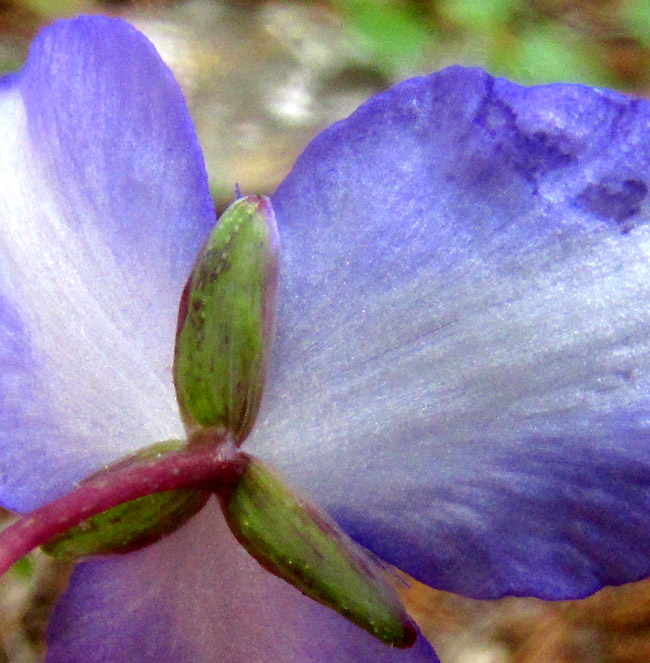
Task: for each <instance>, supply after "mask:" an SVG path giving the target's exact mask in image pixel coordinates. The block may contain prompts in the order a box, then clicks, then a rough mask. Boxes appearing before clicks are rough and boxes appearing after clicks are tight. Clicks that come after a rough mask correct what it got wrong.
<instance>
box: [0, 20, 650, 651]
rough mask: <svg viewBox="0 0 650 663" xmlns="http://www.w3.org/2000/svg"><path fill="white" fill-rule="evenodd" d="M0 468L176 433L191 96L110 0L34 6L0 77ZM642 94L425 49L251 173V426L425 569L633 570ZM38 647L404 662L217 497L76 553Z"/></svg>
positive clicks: (640, 348) (50, 478)
mask: <svg viewBox="0 0 650 663" xmlns="http://www.w3.org/2000/svg"><path fill="white" fill-rule="evenodd" d="M0 118H1V121H0V139H1V142H2V144H3V145H5V146H6V147H5V148H4V151H3V153H2V154H1V155H0V163H1V164H2V172H3V178H2V180H1V181H0V219H2V234H1V235H0V256H1V258H0V314H1V315H0V362H1V363H2V366H3V370H2V372H1V373H0V434H1V439H2V443H1V445H0V498H1V499H2V502H3V503H4V504H5V505H7V506H8V507H10V508H12V509H14V510H17V511H27V510H31V509H33V508H35V507H37V506H39V505H41V504H43V503H45V502H48V501H49V500H52V499H54V498H56V497H58V496H60V495H62V494H64V493H66V492H69V491H70V490H72V489H73V488H74V487H75V483H76V482H78V481H80V480H81V479H83V478H84V477H85V476H86V475H88V474H89V473H91V472H92V471H94V470H96V469H98V468H100V467H102V466H103V465H105V464H107V463H110V462H112V461H114V460H116V459H118V458H120V457H122V456H124V455H126V454H128V453H129V452H132V451H134V450H136V449H138V448H140V447H142V446H144V445H147V444H150V443H152V442H156V441H160V440H163V439H168V438H172V437H181V436H182V435H183V427H182V424H181V422H180V418H179V415H178V410H177V407H176V404H175V401H174V390H173V384H172V374H171V362H172V357H173V342H174V329H175V322H176V320H175V317H176V313H177V307H178V300H179V298H180V295H181V291H182V289H183V285H184V281H185V279H186V278H187V275H188V273H189V270H190V268H191V265H192V263H193V261H194V258H195V256H196V254H197V253H198V250H199V248H200V246H201V244H202V242H203V240H204V238H205V236H206V233H207V232H209V230H210V228H211V226H212V224H213V219H214V214H213V209H212V204H211V202H210V198H209V193H208V189H207V180H206V177H205V172H204V167H203V162H202V157H201V154H200V150H199V148H198V145H197V142H196V138H195V135H194V132H193V128H192V126H191V122H190V120H189V116H188V114H187V110H186V107H185V104H184V101H183V99H182V96H181V94H180V91H179V90H178V87H177V85H176V83H175V82H174V80H173V78H172V76H171V74H170V73H169V71H168V70H167V68H166V67H165V66H164V65H163V64H162V63H161V61H160V59H159V58H158V56H157V54H156V53H155V51H154V50H153V47H152V46H151V45H150V44H149V43H148V42H147V41H146V40H145V39H144V38H143V37H142V36H141V35H139V34H138V33H137V32H136V31H135V30H133V28H131V27H129V26H128V25H126V24H125V23H123V22H120V21H113V20H109V19H102V18H81V19H77V20H75V21H71V22H62V23H58V24H56V25H55V26H53V27H52V28H50V29H49V30H47V31H45V32H44V33H43V34H42V35H41V36H40V37H39V38H38V39H37V41H36V42H35V44H34V47H33V49H32V52H31V55H30V59H29V61H28V63H27V65H26V67H25V69H24V70H23V72H22V73H21V74H19V75H17V76H16V77H13V78H12V79H11V80H10V81H8V82H7V83H6V84H5V85H4V86H3V87H2V88H1V89H0ZM648 125H650V105H648V103H646V102H644V101H640V100H634V99H628V98H626V97H623V96H621V95H619V94H616V93H614V92H606V91H602V90H593V89H588V88H584V87H580V86H569V85H553V86H545V87H538V88H529V89H526V88H522V87H519V86H517V85H514V84H512V83H508V82H506V81H502V80H498V79H494V78H492V77H490V76H489V75H487V74H485V73H484V72H482V71H480V70H468V69H463V68H451V69H447V70H444V71H442V72H440V73H438V74H434V75H433V76H430V77H427V78H419V79H414V80H411V81H407V82H405V83H403V84H401V85H399V86H397V87H396V88H394V89H393V90H390V91H388V92H386V93H384V94H382V95H379V96H378V97H375V98H374V99H371V100H370V101H369V102H368V103H367V104H365V105H364V106H362V107H361V108H360V109H359V110H358V111H357V112H356V113H355V114H353V115H352V116H351V117H350V118H348V119H347V120H345V121H343V122H341V123H338V124H336V125H334V126H333V127H331V128H330V129H329V130H327V131H325V132H324V133H323V134H321V135H320V136H319V137H318V138H316V140H315V141H314V142H313V143H312V144H311V145H310V146H309V147H308V148H307V149H306V151H305V153H304V154H303V155H302V156H301V157H300V158H299V159H298V161H297V163H296V165H295V167H294V170H293V171H292V173H291V174H290V175H289V176H288V177H287V179H286V180H285V182H284V183H283V184H282V185H281V186H280V188H279V189H278V191H277V192H276V193H275V194H274V195H273V196H272V203H273V206H274V208H275V212H276V217H277V222H278V229H279V233H280V246H281V265H280V283H279V290H278V302H279V308H278V312H277V327H278V328H277V339H276V342H275V348H274V352H273V357H272V360H271V363H270V367H269V375H268V379H267V384H266V388H265V395H264V398H263V401H262V406H261V410H260V413H259V416H258V419H257V424H256V426H255V428H254V430H253V432H252V434H251V436H250V439H249V440H248V441H247V442H246V449H247V451H249V452H251V453H254V454H256V455H258V456H260V457H261V458H263V459H265V460H268V461H269V462H270V463H272V464H274V465H276V466H278V467H279V468H280V469H282V470H283V471H284V472H285V473H286V474H287V475H288V476H289V477H290V479H291V480H292V481H293V482H294V483H295V484H296V485H299V486H301V487H302V488H304V489H305V490H306V491H307V492H309V493H310V494H311V495H312V496H313V497H314V498H315V499H316V501H317V502H319V503H320V504H321V505H322V506H324V507H325V508H326V509H327V510H328V512H329V513H330V514H331V515H332V516H333V517H334V518H335V519H336V520H337V521H338V522H339V523H340V524H341V526H342V527H343V528H344V529H345V530H346V531H347V532H348V533H349V534H350V535H351V536H352V537H353V538H355V539H356V540H357V541H359V542H360V543H362V544H363V545H365V546H366V547H367V548H369V549H370V550H371V551H372V552H373V553H375V554H377V555H378V556H379V557H381V558H383V559H384V560H386V561H388V562H391V563H393V564H395V565H397V566H399V567H400V568H402V569H403V570H405V571H407V572H409V573H411V574H412V575H414V576H415V577H417V578H418V579H420V580H422V581H425V582H428V583H429V584H431V585H433V586H436V587H440V588H444V589H449V590H452V591H457V592H461V593H464V594H466V595H469V596H475V597H480V598H491V597H496V596H502V595H504V594H526V595H534V596H540V597H543V598H553V599H560V598H570V597H577V596H584V595H587V594H589V593H591V592H593V591H595V590H597V589H598V588H599V587H601V586H602V585H604V584H607V583H622V582H627V581H631V580H636V579H639V578H642V577H645V576H647V575H649V574H650V555H648V553H647V551H648V550H649V549H650V548H649V546H648V543H649V542H650V516H649V515H648V514H650V508H649V507H650V492H649V488H648V486H649V480H650V432H649V430H648V422H649V421H650V416H649V415H650V407H649V404H648V393H649V387H650V384H649V382H650V380H649V378H650V366H649V362H650V359H649V358H648V357H649V353H648V347H647V346H648V337H649V332H650V308H649V306H648V303H649V300H650V279H649V278H648V276H649V272H650V265H649V258H648V256H649V247H650V242H649V239H650V227H649V225H648V223H647V221H648V219H649V218H650V217H649V207H648V202H647V200H646V195H647V191H648V181H647V173H648V164H649V163H650V143H649V142H648V140H647V133H648ZM48 656H49V659H48V660H49V661H52V662H57V663H58V662H63V661H65V662H72V661H90V662H92V661H104V660H110V661H112V662H118V663H127V662H130V661H134V662H135V661H139V662H142V661H169V662H170V663H172V662H174V663H179V662H185V661H188V662H189V661H192V662H197V663H202V662H206V663H207V662H208V661H214V660H215V659H217V660H224V661H229V662H232V661H247V662H249V661H267V660H278V661H292V662H295V663H303V662H306V661H329V660H345V661H366V660H368V661H380V662H381V661H393V660H394V661H398V660H401V661H424V660H435V657H434V654H433V653H432V652H431V650H430V648H429V647H428V646H427V644H426V642H425V641H424V640H423V639H422V638H419V640H418V643H417V644H416V646H415V647H414V648H413V649H410V650H407V651H396V650H391V649H389V648H387V647H385V646H382V645H381V644H379V643H376V642H375V641H374V640H373V639H372V638H371V637H370V636H368V635H367V634H365V633H364V632H362V631H360V630H359V629H357V628H356V627H354V626H352V625H350V624H349V623H348V622H346V621H345V620H344V619H342V618H341V617H339V616H338V615H336V614H335V613H333V612H331V611H329V610H327V609H325V608H322V607H321V606H319V605H317V604H315V603H313V602H311V601H309V600H307V599H306V598H304V597H302V596H301V595H300V594H299V593H298V592H297V591H296V590H294V589H292V588H290V587H289V586H288V585H285V584H284V583H282V582H281V581H280V580H278V579H277V578H275V577H273V576H271V575H269V574H268V573H266V572H265V571H263V570H262V569H261V568H260V567H259V566H258V565H257V564H256V563H255V562H254V561H253V560H252V559H251V558H250V557H249V556H248V555H247V554H246V553H245V552H244V551H243V550H242V549H241V548H240V547H239V546H238V545H237V544H236V543H235V541H234V539H233V538H232V536H231V534H230V533H229V531H228V530H227V528H226V526H225V524H224V522H223V518H222V516H221V514H220V512H219V510H218V509H217V508H216V505H215V504H214V502H211V503H209V504H208V505H207V506H206V507H205V508H204V509H203V510H202V511H201V512H200V513H199V514H198V515H197V516H196V517H195V518H193V519H192V520H191V521H190V522H189V523H188V524H187V525H185V526H184V527H183V528H181V529H180V530H178V531H177V532H175V533H174V534H172V535H170V536H169V537H168V538H167V539H165V540H163V541H161V542H159V543H157V544H154V545H152V546H150V547H148V548H146V549H144V550H141V551H139V552H136V553H132V554H129V555H125V556H119V557H113V558H108V559H105V560H98V561H90V562H85V563H83V564H82V565H81V566H80V567H79V568H78V570H77V571H76V573H75V575H74V577H73V580H72V583H71V585H70V588H69V589H68V591H67V593H66V594H65V596H64V597H63V598H62V600H61V602H60V604H59V606H58V608H57V611H56V613H55V615H54V617H53V621H52V624H51V629H50V648H49V654H48Z"/></svg>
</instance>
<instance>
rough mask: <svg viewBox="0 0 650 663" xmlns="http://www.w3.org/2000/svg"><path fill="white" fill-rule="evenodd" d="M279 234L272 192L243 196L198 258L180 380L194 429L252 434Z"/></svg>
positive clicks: (184, 306)
mask: <svg viewBox="0 0 650 663" xmlns="http://www.w3.org/2000/svg"><path fill="white" fill-rule="evenodd" d="M277 254H278V238H277V229H276V226H275V217H274V215H273V210H272V209H271V204H270V202H269V200H268V199H267V198H263V197H258V196H248V197H245V198H240V199H239V200H236V201H235V202H234V203H233V204H232V205H231V206H230V207H229V208H228V209H227V210H226V211H225V212H224V214H223V216H222V217H221V219H220V220H219V223H218V224H217V225H216V226H215V228H214V230H213V232H212V234H211V235H210V237H209V238H208V240H207V242H206V244H205V246H204V247H203V249H202V250H201V253H200V254H199V257H198V258H197V261H196V264H195V266H194V269H193V270H192V274H191V275H190V278H189V280H188V283H187V285H186V287H185V291H184V292H183V296H182V298H181V305H180V311H179V316H178V327H177V333H176V348H175V353H174V383H175V385H176V396H177V399H178V403H179V407H180V411H181V416H182V417H183V420H184V422H185V425H186V427H187V429H188V432H189V433H190V434H191V433H193V432H194V431H196V430H197V429H198V428H200V427H211V428H214V429H217V430H219V429H221V430H224V431H226V433H227V434H228V436H229V437H231V439H233V440H234V441H235V443H237V444H241V442H243V440H244V439H245V437H246V436H247V435H248V433H249V432H250V430H251V428H252V426H253V423H254V421H255V417H256V416H257V411H258V409H259V404H260V400H261V398H262V388H263V386H264V376H265V371H266V364H267V360H268V355H269V351H270V346H271V337H272V332H273V317H274V311H275V291H276V285H277V276H278V266H277V265H278V257H277Z"/></svg>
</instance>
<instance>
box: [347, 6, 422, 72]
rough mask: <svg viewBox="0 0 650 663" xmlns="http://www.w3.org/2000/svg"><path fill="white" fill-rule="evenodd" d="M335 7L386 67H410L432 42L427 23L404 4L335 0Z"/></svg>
mask: <svg viewBox="0 0 650 663" xmlns="http://www.w3.org/2000/svg"><path fill="white" fill-rule="evenodd" d="M336 5H337V6H338V7H339V9H340V11H341V13H342V14H343V16H344V18H345V19H346V21H347V23H348V27H349V28H350V29H351V30H352V31H354V32H355V33H356V36H357V37H358V38H359V39H361V41H362V43H363V46H364V47H365V48H366V49H367V50H369V51H370V52H371V55H372V57H373V58H374V59H375V60H380V61H381V62H382V63H383V64H384V65H389V66H395V65H396V64H397V66H400V65H402V66H408V65H409V64H410V63H412V62H413V61H414V60H417V59H418V58H419V57H420V56H421V54H422V53H423V51H424V50H425V49H426V47H427V46H428V45H429V44H430V43H431V42H432V40H433V31H432V28H431V26H430V25H429V24H428V22H427V20H426V19H425V18H424V17H423V16H419V15H418V14H417V12H415V11H414V10H413V9H412V8H411V7H409V6H408V5H406V4H404V3H398V2H383V3H382V2H368V1H367V0H336Z"/></svg>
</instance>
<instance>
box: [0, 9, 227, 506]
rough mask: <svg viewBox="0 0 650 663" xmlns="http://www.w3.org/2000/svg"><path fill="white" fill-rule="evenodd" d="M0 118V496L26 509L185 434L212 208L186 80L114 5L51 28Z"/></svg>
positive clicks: (6, 95) (6, 90)
mask: <svg viewBox="0 0 650 663" xmlns="http://www.w3.org/2000/svg"><path fill="white" fill-rule="evenodd" d="M0 117H1V118H2V120H1V122H0V142H1V144H2V145H3V149H2V154H0V172H2V178H1V181H0V223H1V224H2V235H1V237H0V367H1V369H2V370H1V372H0V438H1V439H2V443H1V446H0V500H1V501H2V503H3V504H4V505H5V506H8V507H9V508H12V509H16V510H27V509H32V508H34V507H35V506H37V505H39V504H41V503H42V502H44V501H46V500H48V499H51V498H53V497H55V496H57V495H59V494H60V493H62V492H64V491H65V490H68V489H69V488H70V487H71V484H72V482H74V481H76V480H78V479H79V478H81V477H82V476H84V475H85V474H86V473H88V472H89V471H91V470H93V469H95V468H97V467H98V466H99V465H102V464H104V463H106V462H109V461H111V460H113V459H115V458H117V457H120V456H122V455H124V454H125V453H127V452H129V451H131V450H133V449H137V448H138V447H140V446H142V445H143V444H149V443H152V442H155V441H158V440H162V439H165V438H170V437H176V436H178V435H180V434H182V430H183V429H182V426H181V424H180V420H179V418H178V415H177V408H176V403H175V398H174V391H173V387H172V374H171V364H172V354H173V343H174V332H175V324H176V314H177V307H178V301H179V298H180V294H181V292H182V288H183V285H184V281H185V279H186V278H187V275H188V273H189V270H190V268H191V265H192V262H193V260H194V259H195V257H196V254H197V252H198V250H199V248H200V246H201V243H202V241H203V239H204V237H205V233H206V232H207V231H208V230H209V229H210V227H211V226H212V225H213V223H214V211H213V207H212V203H211V200H210V196H209V191H208V187H207V178H206V174H205V170H204V165H203V160H202V156H201V152H200V149H199V146H198V143H197V140H196V136H195V134H194V129H193V127H192V123H191V120H190V118H189V115H188V112H187V108H186V105H185V101H184V100H183V97H182V94H181V92H180V89H179V88H178V85H177V84H176V82H175V81H174V79H173V77H172V74H171V73H170V71H169V70H168V69H167V67H166V66H165V65H164V64H163V63H162V61H161V60H160V58H159V57H158V55H157V54H156V52H155V50H154V48H153V46H152V45H151V44H150V43H149V42H148V41H147V40H146V39H145V38H144V37H143V36H142V35H140V34H139V33H138V32H137V31H136V30H135V29H134V28H132V27H131V26H129V25H128V24H126V23H124V22H122V21H119V20H112V19H107V18H100V17H97V18H88V17H85V18H79V19H76V20H72V21H64V22H59V23H56V24H55V25H54V26H52V27H51V28H48V29H46V30H45V31H44V32H43V33H41V35H40V36H39V37H38V38H37V39H36V41H35V42H34V45H33V47H32V50H31V53H30V56H29V60H28V62H27V64H26V66H25V68H24V70H23V71H22V72H21V73H20V74H18V75H17V76H15V77H13V78H11V79H9V81H8V83H7V84H6V85H4V86H3V87H2V88H1V89H0Z"/></svg>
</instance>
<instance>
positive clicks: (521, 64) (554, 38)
mask: <svg viewBox="0 0 650 663" xmlns="http://www.w3.org/2000/svg"><path fill="white" fill-rule="evenodd" d="M493 63H494V65H495V68H496V69H497V70H498V73H499V74H502V75H505V76H507V77H509V78H514V79H515V80H518V81H521V82H523V83H553V82H560V81H561V82H565V83H584V84H587V85H597V86H598V85H600V86H605V85H611V81H610V80H609V78H608V76H607V74H606V72H605V71H604V69H603V68H601V67H599V65H598V62H597V61H595V60H594V57H593V54H592V53H591V52H590V51H589V50H588V49H587V47H586V44H585V43H584V42H582V40H580V39H579V38H577V36H576V34H575V33H572V32H570V31H568V30H564V29H562V28H561V27H560V26H556V25H546V26H536V27H535V28H532V29H528V30H526V31H525V32H523V33H522V34H520V35H519V37H518V38H517V39H516V41H515V42H514V45H513V46H512V47H511V48H510V49H504V50H502V51H500V52H499V53H498V54H497V55H496V57H494V58H493Z"/></svg>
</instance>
